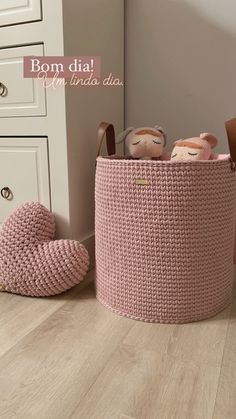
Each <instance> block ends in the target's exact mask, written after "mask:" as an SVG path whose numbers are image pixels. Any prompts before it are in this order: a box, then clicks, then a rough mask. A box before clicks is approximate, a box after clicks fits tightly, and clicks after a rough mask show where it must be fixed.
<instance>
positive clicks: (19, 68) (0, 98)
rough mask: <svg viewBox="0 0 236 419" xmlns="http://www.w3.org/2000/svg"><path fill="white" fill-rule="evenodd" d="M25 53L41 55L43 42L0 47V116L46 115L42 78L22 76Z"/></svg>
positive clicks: (42, 53)
mask: <svg viewBox="0 0 236 419" xmlns="http://www.w3.org/2000/svg"><path fill="white" fill-rule="evenodd" d="M0 1H1V0H0ZM27 55H31V56H32V55H38V56H41V55H44V50H43V45H28V46H25V47H18V48H3V49H0V83H2V85H3V86H4V88H5V92H4V91H3V89H1V90H0V118H6V117H17V116H44V115H46V93H45V88H44V87H43V85H42V82H41V81H39V80H38V79H31V78H29V79H28V78H24V74H23V73H24V68H23V67H24V66H23V57H24V56H27ZM3 92H4V93H3ZM1 93H2V95H1Z"/></svg>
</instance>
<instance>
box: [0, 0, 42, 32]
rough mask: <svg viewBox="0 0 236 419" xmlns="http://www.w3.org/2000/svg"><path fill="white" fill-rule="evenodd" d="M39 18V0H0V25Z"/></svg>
mask: <svg viewBox="0 0 236 419" xmlns="http://www.w3.org/2000/svg"><path fill="white" fill-rule="evenodd" d="M41 19H42V12H41V0H1V2H0V26H8V25H15V24H17V23H26V22H32V21H37V20H41Z"/></svg>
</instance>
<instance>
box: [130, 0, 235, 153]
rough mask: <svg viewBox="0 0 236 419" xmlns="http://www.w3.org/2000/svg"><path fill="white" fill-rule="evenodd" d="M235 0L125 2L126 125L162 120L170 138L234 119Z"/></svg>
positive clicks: (216, 129) (218, 126) (222, 147)
mask: <svg viewBox="0 0 236 419" xmlns="http://www.w3.org/2000/svg"><path fill="white" fill-rule="evenodd" d="M235 18H236V2H235V0H126V126H129V125H134V126H142V125H153V124H155V123H158V124H162V125H163V126H164V127H165V128H166V130H167V133H168V137H169V141H170V142H171V139H176V138H180V137H187V136H192V135H196V134H198V133H199V132H202V131H213V132H215V133H216V134H217V135H218V136H219V137H220V138H221V145H220V147H218V151H227V150H228V146H227V140H226V135H225V131H224V120H225V119H227V118H230V117H233V116H236V53H235V51H236V25H235Z"/></svg>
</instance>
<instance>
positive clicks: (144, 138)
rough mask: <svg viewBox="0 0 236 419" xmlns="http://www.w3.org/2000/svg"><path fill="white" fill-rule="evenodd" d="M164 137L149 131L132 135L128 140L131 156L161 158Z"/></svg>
mask: <svg viewBox="0 0 236 419" xmlns="http://www.w3.org/2000/svg"><path fill="white" fill-rule="evenodd" d="M164 143H165V140H164V137H163V135H162V134H161V133H159V132H155V131H153V133H151V132H148V131H147V130H146V131H145V130H143V131H138V132H136V133H135V134H131V135H130V137H129V138H128V147H129V152H130V154H131V156H133V157H136V158H141V157H160V156H161V155H162V153H163V149H164Z"/></svg>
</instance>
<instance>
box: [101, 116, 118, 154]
mask: <svg viewBox="0 0 236 419" xmlns="http://www.w3.org/2000/svg"><path fill="white" fill-rule="evenodd" d="M105 136H106V144H107V153H108V155H109V156H111V155H112V154H116V141H115V130H114V126H113V125H112V124H110V123H109V122H101V123H100V124H99V126H98V134H97V157H98V156H99V155H100V152H101V148H102V144H103V140H104V138H105Z"/></svg>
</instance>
